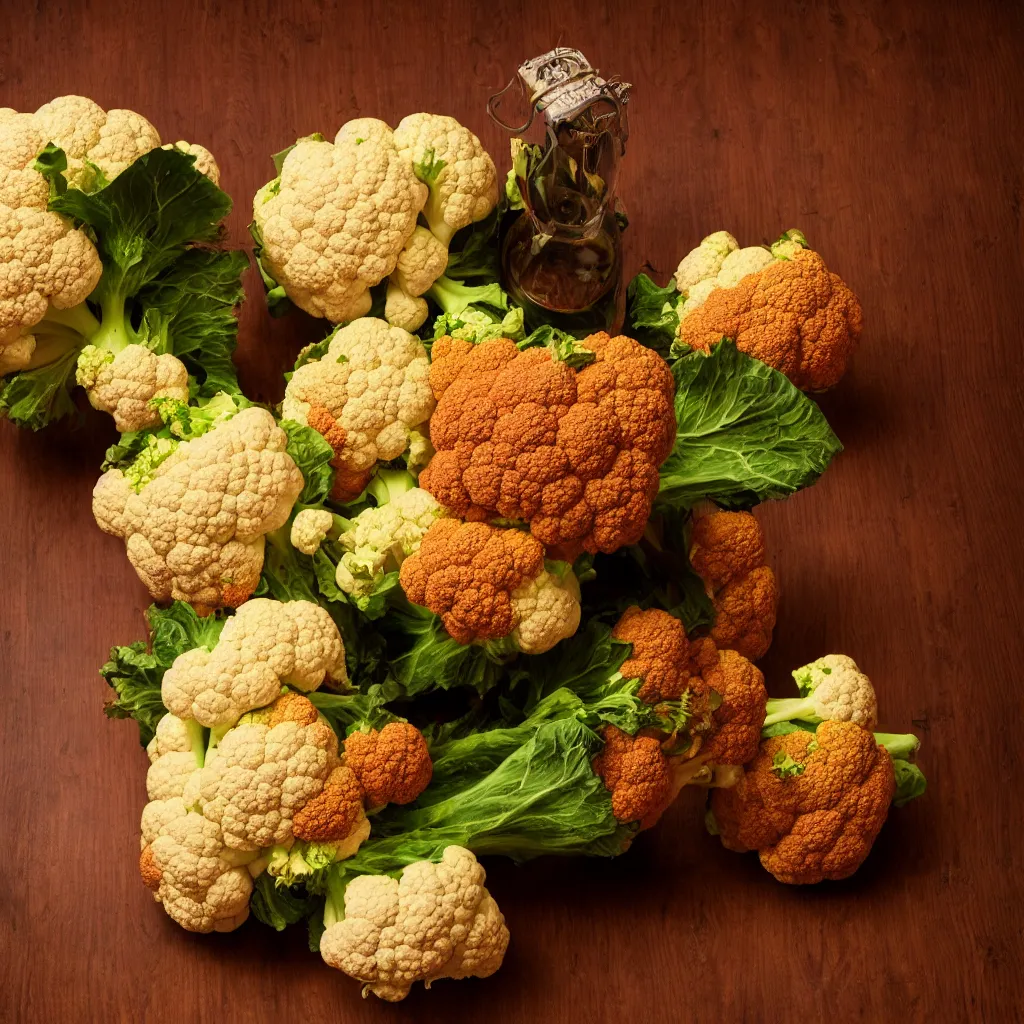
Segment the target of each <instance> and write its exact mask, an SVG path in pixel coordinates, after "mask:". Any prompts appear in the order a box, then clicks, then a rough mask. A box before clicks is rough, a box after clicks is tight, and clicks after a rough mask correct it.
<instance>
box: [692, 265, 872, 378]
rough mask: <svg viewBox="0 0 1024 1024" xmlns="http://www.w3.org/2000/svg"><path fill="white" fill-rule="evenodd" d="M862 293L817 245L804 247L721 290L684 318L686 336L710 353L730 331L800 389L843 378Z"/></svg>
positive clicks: (857, 325)
mask: <svg viewBox="0 0 1024 1024" xmlns="http://www.w3.org/2000/svg"><path fill="white" fill-rule="evenodd" d="M862 323H863V320H862V314H861V308H860V302H858V301H857V296H856V295H854V294H853V292H852V291H850V289H849V288H848V287H847V286H846V285H845V284H844V283H843V280H842V278H841V277H840V276H839V275H838V274H833V273H831V272H830V271H829V269H828V267H826V266H825V261H824V260H823V259H822V258H821V256H819V255H818V253H816V252H814V251H813V250H811V249H803V248H799V249H798V251H794V252H792V253H791V254H790V255H789V256H788V258H786V259H776V260H774V261H772V262H771V263H769V265H768V266H767V267H765V268H764V269H763V270H759V271H757V272H756V273H753V274H748V275H746V276H745V277H742V278H740V280H739V281H738V282H737V283H736V284H735V285H733V286H732V287H729V288H716V289H715V290H714V291H712V292H711V293H710V294H709V295H708V297H707V298H706V299H705V300H704V301H703V302H702V303H701V304H700V305H699V306H698V307H697V308H696V309H694V310H693V312H691V313H689V315H687V316H684V317H683V318H682V319H681V320H680V323H679V340H680V341H681V342H682V343H683V344H684V345H688V346H689V347H690V348H694V349H700V350H702V351H704V352H709V351H710V350H711V346H712V345H714V344H716V343H717V342H718V341H719V340H720V339H721V338H722V337H726V338H732V339H733V340H734V341H735V342H736V347H737V348H738V349H739V350H740V351H741V352H746V353H747V354H748V355H751V356H753V357H754V358H755V359H760V360H761V361H762V362H765V363H767V364H768V365H769V366H773V367H774V368H775V369H776V370H780V371H781V372H782V373H784V374H785V375H786V376H787V377H788V378H789V379H790V380H791V381H792V382H793V383H794V384H795V385H796V386H797V387H798V388H802V389H803V390H805V391H821V390H823V389H825V388H830V387H832V386H833V385H835V384H837V383H838V382H839V379H840V378H841V377H842V376H843V374H844V373H845V372H846V366H847V363H848V362H849V359H850V356H851V355H852V353H853V350H854V348H855V346H856V344H857V339H858V338H859V337H860V332H861V327H862Z"/></svg>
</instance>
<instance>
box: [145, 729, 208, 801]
mask: <svg viewBox="0 0 1024 1024" xmlns="http://www.w3.org/2000/svg"><path fill="white" fill-rule="evenodd" d="M203 749H204V743H203V740H202V736H201V733H200V732H199V727H198V725H197V724H196V723H194V722H193V723H189V722H185V721H184V720H182V719H180V718H178V717H177V716H176V715H164V716H163V718H161V719H160V721H159V723H157V727H156V733H155V735H154V736H153V738H152V739H151V740H150V741H149V744H148V746H147V747H146V753H147V754H148V755H149V760H150V766H149V771H148V772H147V773H146V795H147V796H148V797H149V799H150V801H158V802H163V801H167V800H171V799H173V798H174V797H182V798H183V799H185V803H186V805H188V806H191V804H192V802H193V801H194V797H195V795H196V794H197V793H198V783H199V780H198V778H197V777H196V776H198V774H199V769H200V768H201V767H202V764H203Z"/></svg>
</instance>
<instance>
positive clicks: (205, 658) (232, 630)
mask: <svg viewBox="0 0 1024 1024" xmlns="http://www.w3.org/2000/svg"><path fill="white" fill-rule="evenodd" d="M347 678H348V676H347V673H346V670H345V646H344V644H343V643H342V639H341V634H340V633H339V632H338V627H337V626H336V625H335V624H334V620H333V619H332V618H331V617H330V615H329V614H328V613H327V611H326V610H325V609H323V608H321V607H320V606H319V605H316V604H313V603H312V602H310V601H289V602H287V603H284V604H282V603H279V602H277V601H270V600H267V599H265V598H256V599H254V600H251V601H247V602H246V603H245V604H243V605H242V607H241V608H239V609H238V612H237V613H236V614H235V615H234V616H232V617H231V618H230V619H229V620H228V621H227V623H226V624H225V625H224V629H223V630H222V632H221V635H220V639H219V640H218V642H217V645H216V646H215V647H214V648H213V650H212V651H208V650H206V649H205V648H201V647H199V648H195V649H193V650H191V651H185V652H184V653H183V654H179V655H178V657H177V658H175V660H174V664H173V665H171V667H170V668H169V669H168V670H167V671H166V672H165V673H164V677H163V683H162V686H161V697H162V699H163V702H164V704H165V706H166V707H167V709H168V710H169V711H170V712H171V713H172V714H175V715H178V716H179V717H180V718H186V719H189V718H194V719H195V720H196V721H197V722H199V723H200V724H201V725H204V726H207V727H208V728H213V727H215V726H223V725H231V724H233V723H235V722H236V721H238V719H239V718H240V717H241V716H242V715H243V714H245V712H247V711H251V710H252V709H253V708H259V707H263V706H264V705H266V704H269V703H270V702H271V701H272V700H274V698H275V697H276V696H277V695H278V693H279V692H280V690H281V686H282V685H284V684H287V685H290V686H294V687H296V688H297V689H300V690H304V691H306V692H309V691H311V690H315V689H317V688H318V687H319V686H320V685H321V684H322V683H323V682H324V680H325V679H326V680H329V681H330V682H332V683H343V682H345V681H346V680H347Z"/></svg>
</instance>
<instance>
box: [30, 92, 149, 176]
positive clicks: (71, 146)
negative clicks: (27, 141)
mask: <svg viewBox="0 0 1024 1024" xmlns="http://www.w3.org/2000/svg"><path fill="white" fill-rule="evenodd" d="M35 118H36V120H37V121H38V123H39V126H40V129H41V131H42V134H43V135H45V136H46V141H47V142H53V143H54V144H55V145H57V146H60V148H61V149H63V150H64V153H65V154H66V155H67V158H68V168H67V171H66V172H65V177H66V178H67V181H68V184H69V185H71V186H72V187H74V188H81V189H86V190H89V189H92V188H94V187H95V186H96V184H97V174H96V171H97V169H98V170H99V171H101V172H102V173H103V176H104V177H106V179H107V180H108V181H110V180H112V179H113V178H115V177H117V175H118V174H120V173H121V172H122V171H123V170H124V169H125V168H126V167H127V166H128V165H129V164H131V163H134V162H135V161H136V160H138V158H139V157H140V156H142V155H143V154H145V153H148V152H149V151H150V150H152V149H156V148H157V147H158V146H159V145H160V135H159V134H158V133H157V130H156V129H155V128H154V127H153V126H152V125H151V124H150V123H149V121H147V120H146V119H145V118H144V117H143V116H142V115H141V114H137V113H135V111H134V110H108V111H104V110H103V108H102V107H101V106H99V104H97V103H94V102H93V101H92V100H90V99H88V98H87V97H85V96H58V97H57V98H56V99H54V100H50V102H49V103H44V104H43V105H42V106H41V107H40V108H39V109H38V110H37V111H36V112H35Z"/></svg>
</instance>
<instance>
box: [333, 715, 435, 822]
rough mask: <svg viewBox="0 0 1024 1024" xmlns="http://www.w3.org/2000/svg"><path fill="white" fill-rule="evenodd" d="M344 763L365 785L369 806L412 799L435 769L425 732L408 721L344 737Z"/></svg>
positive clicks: (427, 783) (405, 801) (422, 788)
mask: <svg viewBox="0 0 1024 1024" xmlns="http://www.w3.org/2000/svg"><path fill="white" fill-rule="evenodd" d="M345 764H346V765H347V766H348V767H349V768H350V769H351V770H352V772H353V774H354V775H355V777H356V778H357V779H358V780H359V783H360V785H361V786H362V787H363V790H364V791H365V793H366V800H367V805H368V806H369V807H382V806H383V805H384V804H409V803H412V801H413V800H415V799H416V797H418V796H419V795H420V793H422V792H423V790H425V789H426V788H427V786H428V785H429V784H430V779H431V776H432V775H433V773H434V766H433V764H432V763H431V760H430V751H429V750H428V749H427V741H426V740H425V739H424V738H423V733H421V732H420V731H419V729H417V728H416V726H414V725H410V724H409V723H408V722H389V723H388V724H387V725H385V726H384V728H383V729H381V730H380V731H379V732H378V731H377V730H376V729H371V730H370V731H369V732H354V733H352V734H351V735H350V736H349V737H348V738H347V739H346V740H345Z"/></svg>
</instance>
